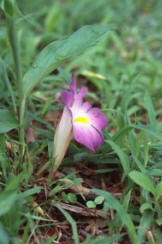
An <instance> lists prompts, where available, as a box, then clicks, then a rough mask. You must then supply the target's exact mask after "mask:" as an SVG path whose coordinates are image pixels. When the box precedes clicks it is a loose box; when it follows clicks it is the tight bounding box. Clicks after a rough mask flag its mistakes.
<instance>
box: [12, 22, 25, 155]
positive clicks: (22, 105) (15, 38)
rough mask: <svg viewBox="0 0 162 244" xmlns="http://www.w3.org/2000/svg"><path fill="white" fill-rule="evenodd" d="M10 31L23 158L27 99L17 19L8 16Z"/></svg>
mask: <svg viewBox="0 0 162 244" xmlns="http://www.w3.org/2000/svg"><path fill="white" fill-rule="evenodd" d="M8 32H9V39H10V44H11V48H12V53H13V59H14V64H15V72H16V78H17V85H18V93H19V141H20V152H21V158H22V157H23V155H24V151H25V139H24V111H25V99H24V97H23V83H22V67H21V60H20V50H19V40H18V36H17V30H16V23H15V19H14V17H13V18H10V17H9V18H8Z"/></svg>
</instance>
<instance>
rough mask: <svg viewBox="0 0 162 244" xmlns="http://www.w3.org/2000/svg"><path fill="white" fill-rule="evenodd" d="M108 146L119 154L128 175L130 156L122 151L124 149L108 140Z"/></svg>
mask: <svg viewBox="0 0 162 244" xmlns="http://www.w3.org/2000/svg"><path fill="white" fill-rule="evenodd" d="M106 142H107V143H108V144H110V145H111V147H112V149H113V150H114V151H115V152H116V153H117V155H118V156H119V158H120V161H121V164H122V167H123V169H124V173H125V174H126V175H127V174H128V172H129V159H128V156H127V155H126V154H125V153H124V152H123V151H122V149H121V148H120V147H119V146H118V145H117V144H116V143H115V142H113V141H111V140H107V141H106Z"/></svg>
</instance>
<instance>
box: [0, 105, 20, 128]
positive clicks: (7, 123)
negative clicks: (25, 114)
mask: <svg viewBox="0 0 162 244" xmlns="http://www.w3.org/2000/svg"><path fill="white" fill-rule="evenodd" d="M17 127H18V122H17V120H16V119H15V118H14V116H13V114H12V113H11V112H10V111H8V110H6V109H0V133H6V132H8V131H10V130H12V129H14V128H17Z"/></svg>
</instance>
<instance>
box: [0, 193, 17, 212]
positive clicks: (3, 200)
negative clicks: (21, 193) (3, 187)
mask: <svg viewBox="0 0 162 244" xmlns="http://www.w3.org/2000/svg"><path fill="white" fill-rule="evenodd" d="M16 200H17V193H16V192H3V193H1V194H0V216H2V215H4V214H6V213H7V212H8V211H9V210H10V209H11V208H12V207H13V205H14V203H15V201H16Z"/></svg>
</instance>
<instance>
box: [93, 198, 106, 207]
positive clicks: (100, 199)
mask: <svg viewBox="0 0 162 244" xmlns="http://www.w3.org/2000/svg"><path fill="white" fill-rule="evenodd" d="M104 200H105V199H104V197H103V196H98V197H96V198H95V200H94V202H95V203H96V204H97V205H98V204H102V203H103V201H104Z"/></svg>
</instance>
